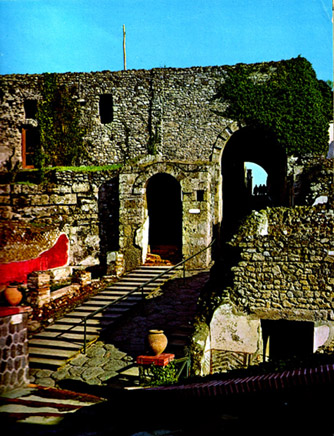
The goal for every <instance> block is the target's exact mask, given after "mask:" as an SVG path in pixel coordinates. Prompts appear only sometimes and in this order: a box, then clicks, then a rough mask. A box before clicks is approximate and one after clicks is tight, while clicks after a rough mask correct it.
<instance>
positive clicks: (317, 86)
mask: <svg viewBox="0 0 334 436" xmlns="http://www.w3.org/2000/svg"><path fill="white" fill-rule="evenodd" d="M227 73H228V74H227V78H226V80H225V82H224V83H223V84H222V86H221V87H220V89H219V92H218V95H217V96H216V98H218V99H220V100H221V101H222V102H223V103H224V104H225V110H223V112H221V114H222V115H223V116H225V117H228V118H231V119H234V120H237V121H240V122H243V123H246V124H247V125H248V126H253V127H262V128H265V129H268V130H269V131H271V132H273V133H274V134H275V135H276V137H277V140H278V141H279V142H280V144H281V145H282V146H283V147H284V148H285V150H286V152H287V154H288V155H297V156H298V155H303V154H307V153H313V154H323V153H324V152H326V151H327V148H328V123H329V121H330V120H331V118H332V116H333V114H332V90H331V86H330V84H328V83H326V82H324V81H321V80H318V79H317V78H316V74H315V71H314V70H313V68H312V65H311V64H310V62H308V61H307V60H306V59H305V58H303V57H301V56H299V57H297V58H294V59H290V60H286V61H281V62H275V63H274V62H273V63H263V64H254V65H248V64H238V65H236V66H234V67H231V68H229V69H228V70H227Z"/></svg>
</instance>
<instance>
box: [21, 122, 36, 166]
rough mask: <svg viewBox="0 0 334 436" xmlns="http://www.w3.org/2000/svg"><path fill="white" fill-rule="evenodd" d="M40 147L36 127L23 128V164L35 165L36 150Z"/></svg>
mask: <svg viewBox="0 0 334 436" xmlns="http://www.w3.org/2000/svg"><path fill="white" fill-rule="evenodd" d="M38 147H39V132H38V129H37V128H36V127H31V128H26V129H22V166H23V168H33V167H34V156H35V151H36V150H37V149H38Z"/></svg>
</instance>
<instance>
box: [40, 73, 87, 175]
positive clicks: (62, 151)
mask: <svg viewBox="0 0 334 436" xmlns="http://www.w3.org/2000/svg"><path fill="white" fill-rule="evenodd" d="M74 93H75V88H74V86H72V87H69V86H67V85H65V84H61V83H60V82H59V76H58V74H44V75H43V88H42V95H43V100H42V101H41V102H40V104H39V105H38V111H37V120H38V125H39V130H40V149H39V150H38V152H37V153H36V156H35V162H34V163H35V166H36V167H37V168H43V167H46V166H59V165H77V164H78V162H79V157H82V155H83V154H84V145H83V136H84V133H85V132H84V129H83V127H82V126H81V123H80V106H79V104H78V103H77V101H76V100H75V98H73V97H74Z"/></svg>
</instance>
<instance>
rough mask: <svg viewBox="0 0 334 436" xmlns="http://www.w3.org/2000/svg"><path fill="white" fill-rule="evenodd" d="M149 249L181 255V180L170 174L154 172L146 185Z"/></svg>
mask: <svg viewBox="0 0 334 436" xmlns="http://www.w3.org/2000/svg"><path fill="white" fill-rule="evenodd" d="M146 197H147V209H148V216H149V237H148V243H149V246H150V251H151V253H153V254H158V255H160V256H161V258H163V259H168V260H170V261H172V262H177V261H179V260H180V259H181V258H182V200H181V187H180V184H179V182H178V181H177V180H176V179H175V178H174V177H172V176H170V175H169V174H165V173H159V174H156V175H154V176H152V177H151V178H150V179H149V181H148V184H147V188H146Z"/></svg>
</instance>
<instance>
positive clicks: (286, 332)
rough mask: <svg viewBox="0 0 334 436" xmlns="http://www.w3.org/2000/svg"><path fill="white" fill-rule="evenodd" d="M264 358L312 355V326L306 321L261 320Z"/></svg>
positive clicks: (273, 358) (274, 358) (311, 323)
mask: <svg viewBox="0 0 334 436" xmlns="http://www.w3.org/2000/svg"><path fill="white" fill-rule="evenodd" d="M261 326H262V335H263V349H264V353H263V354H264V356H266V357H267V358H269V359H270V360H279V359H286V358H292V357H303V356H307V355H310V354H312V353H313V336H314V324H313V322H306V321H286V320H278V321H271V320H262V322H261Z"/></svg>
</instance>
